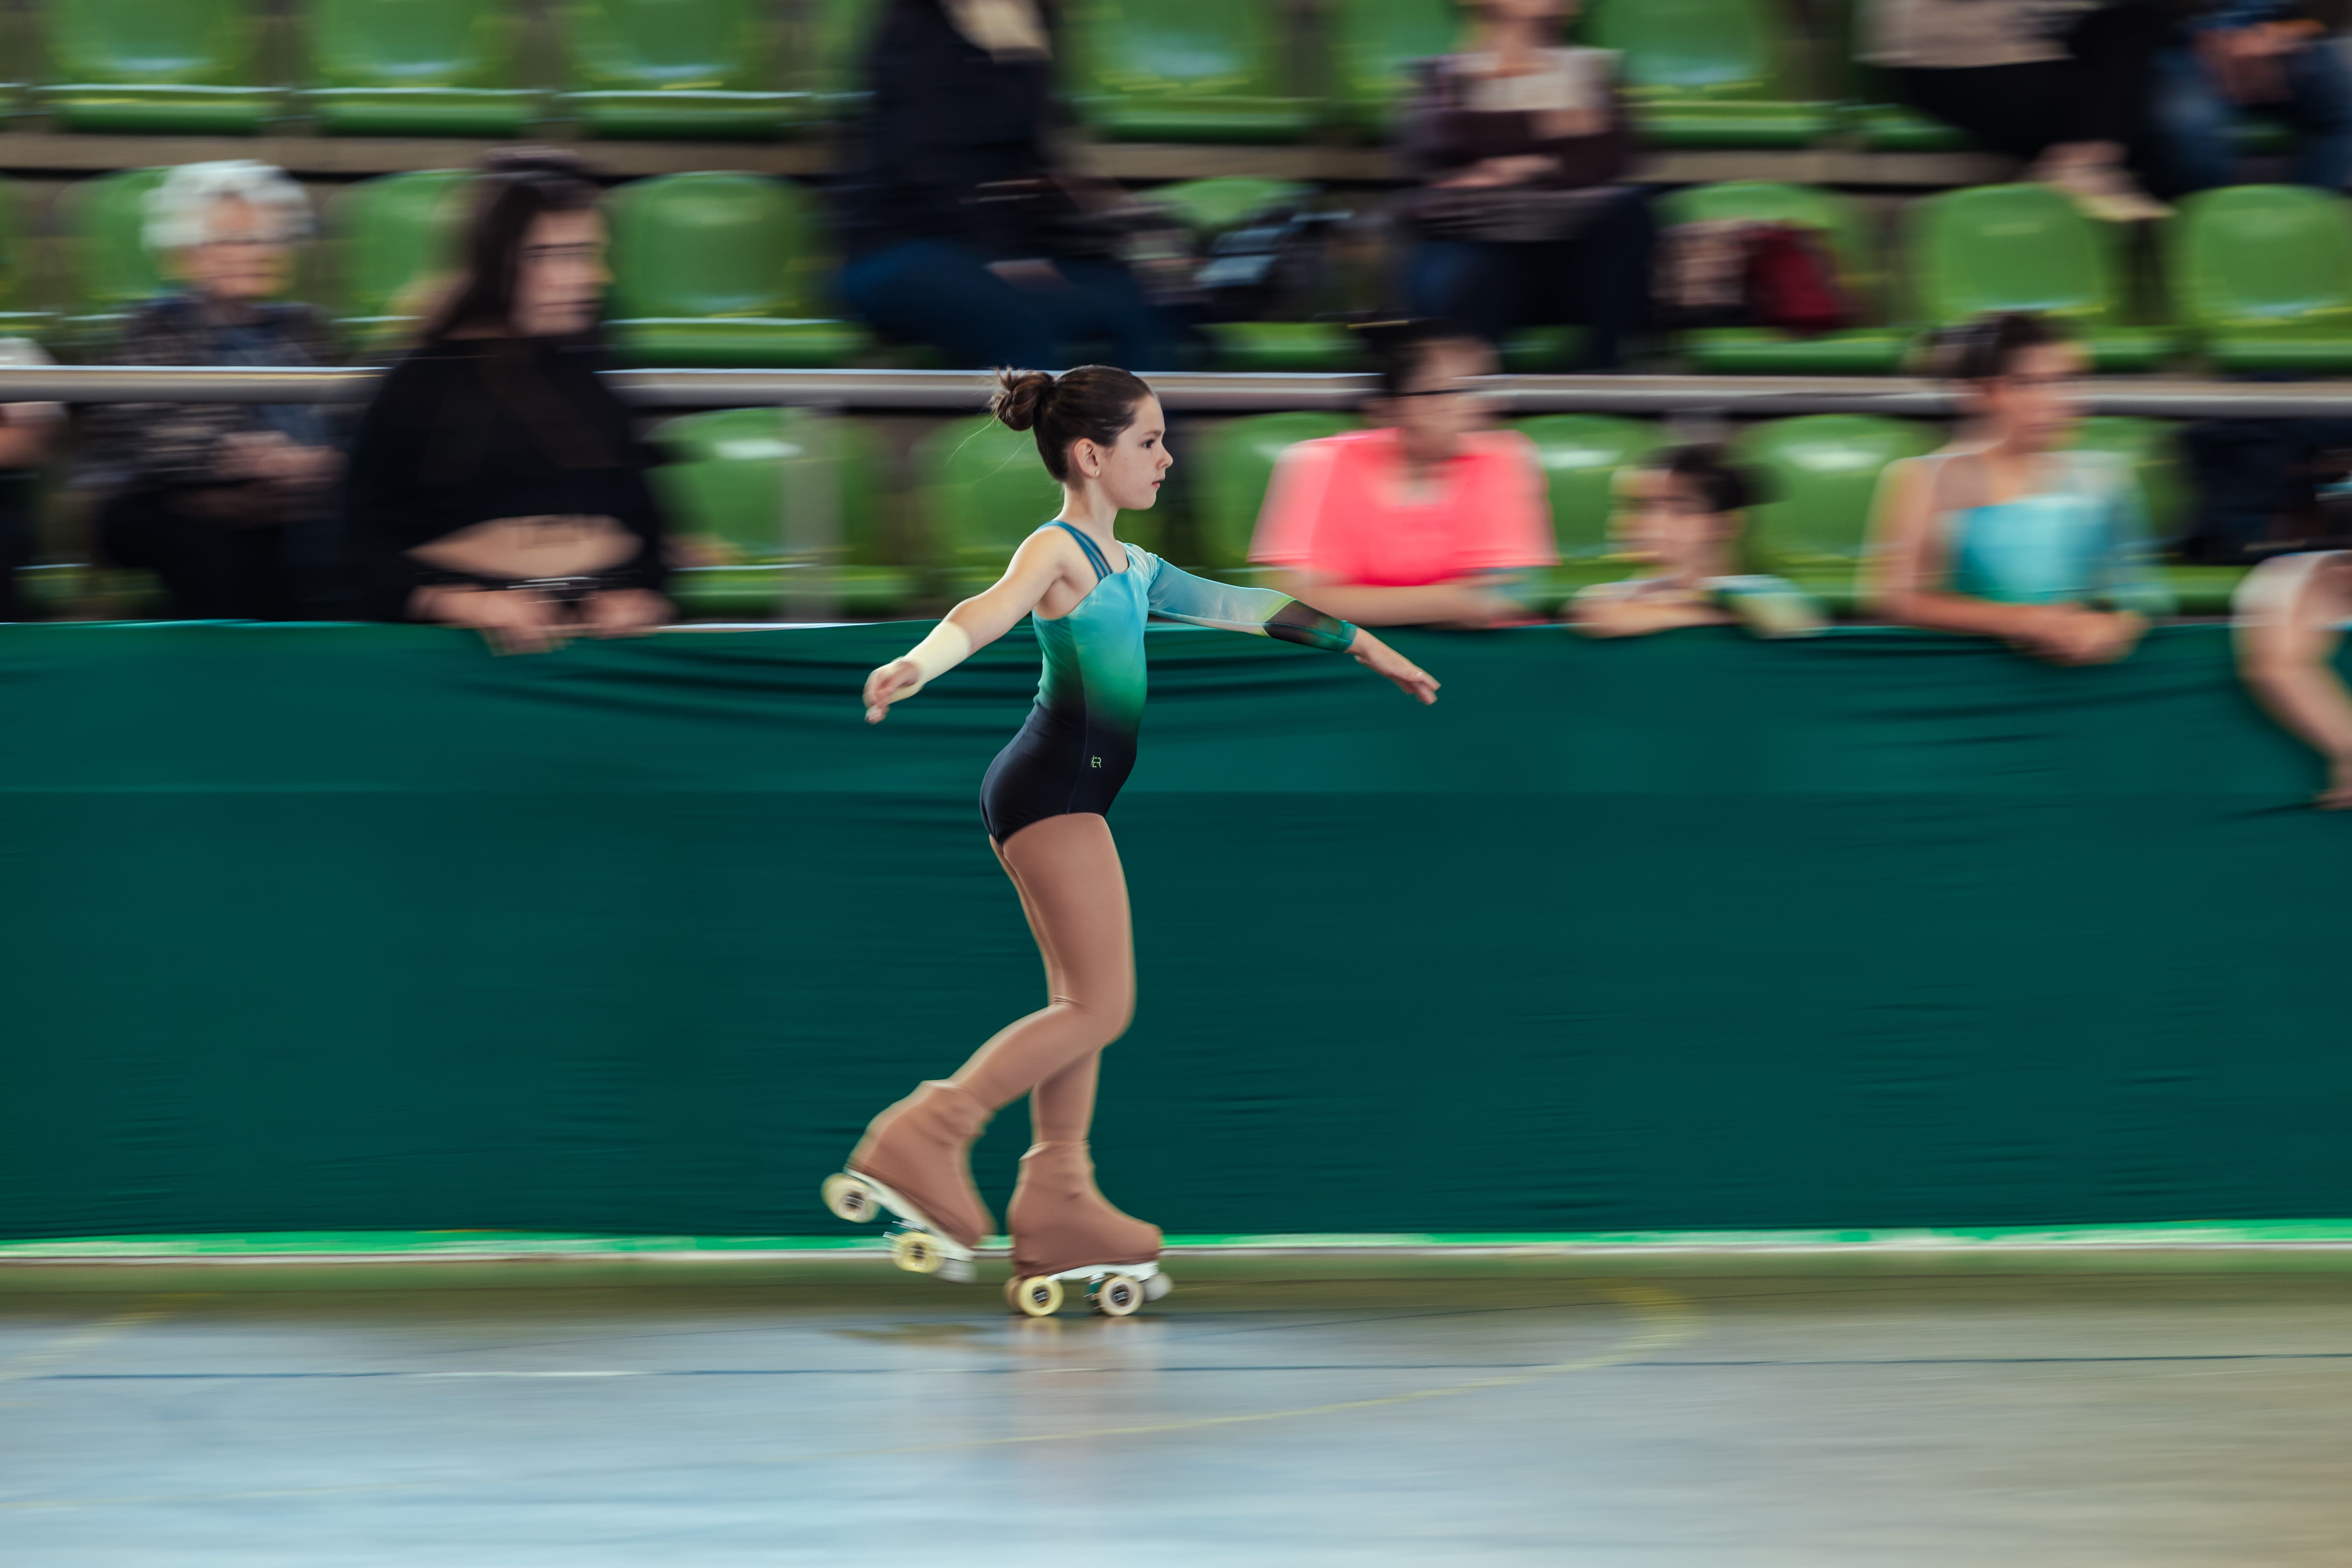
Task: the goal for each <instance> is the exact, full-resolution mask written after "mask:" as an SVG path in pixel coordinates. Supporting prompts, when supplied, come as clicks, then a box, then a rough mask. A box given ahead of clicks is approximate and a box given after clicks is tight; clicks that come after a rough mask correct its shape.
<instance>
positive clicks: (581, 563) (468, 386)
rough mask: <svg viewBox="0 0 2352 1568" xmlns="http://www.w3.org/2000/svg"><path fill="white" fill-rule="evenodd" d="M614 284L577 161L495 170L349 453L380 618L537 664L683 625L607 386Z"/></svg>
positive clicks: (504, 163)
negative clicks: (438, 289) (435, 300)
mask: <svg viewBox="0 0 2352 1568" xmlns="http://www.w3.org/2000/svg"><path fill="white" fill-rule="evenodd" d="M604 283H605V272H604V220H603V218H602V217H600V216H598V214H597V211H596V188H595V186H593V185H592V184H589V183H588V182H587V180H586V179H585V178H583V172H582V169H581V167H580V165H579V164H577V163H574V162H573V161H572V160H571V159H569V158H567V157H564V156H562V155H561V154H555V153H548V154H532V155H529V156H513V157H509V158H504V159H499V160H494V161H493V162H492V163H490V164H489V165H488V169H487V170H486V172H485V174H484V176H483V178H482V181H481V191H480V195H479V197H478V205H477V207H476V208H475V212H474V217H473V223H472V226H471V228H470V230H469V232H468V233H467V238H466V254H465V257H464V263H463V267H462V268H461V271H460V275H459V277H458V279H457V281H456V283H455V284H454V285H453V287H452V289H451V292H450V293H449V295H448V296H447V298H446V300H445V301H444V303H443V304H442V306H441V308H440V309H439V310H437V311H436V312H435V313H434V314H433V316H432V317H431V318H430V319H429V320H428V321H427V322H426V325H425V331H424V341H423V342H421V343H420V344H419V346H418V347H417V348H416V349H415V350H414V351H413V352H411V353H409V354H407V355H406V356H405V357H404V358H403V359H402V360H401V361H400V363H398V364H396V365H394V367H393V369H392V372H391V374H388V375H386V376H385V377H384V380H383V385H382V386H381V387H379V388H378V389H377V391H376V395H375V400H374V401H373V403H371V404H370V405H368V410H367V414H366V416H365V417H364V418H363V419H362V422H361V425H360V430H359V434H358V436H357V437H356V438H355V439H354V440H353V442H352V463H351V479H350V482H349V484H348V485H347V486H346V488H345V494H346V519H345V521H346V528H347V530H348V532H349V535H350V539H351V542H352V550H353V552H354V554H355V555H356V556H357V558H358V561H359V563H360V566H361V569H362V572H363V574H364V577H365V592H366V595H367V613H368V614H369V616H371V618H373V619H377V620H411V621H439V622H444V623H446V624H447V625H450V626H473V627H476V628H478V629H479V630H480V631H481V632H482V633H483V634H484V635H485V636H487V637H489V639H490V640H491V643H492V645H493V646H494V647H499V648H500V649H502V650H505V651H510V652H533V651H537V650H539V649H542V648H547V647H554V646H556V645H557V644H559V643H561V642H562V641H563V640H564V638H565V637H568V636H571V635H573V634H576V633H585V634H587V635H590V636H595V637H617V636H625V635H630V634H634V633H637V632H643V631H649V630H651V629H652V628H654V627H655V626H659V625H660V624H661V623H662V621H663V620H665V619H666V618H667V616H668V614H669V604H668V601H667V600H666V599H664V598H663V597H662V595H661V588H662V584H663V581H664V578H665V569H664V563H663V558H662V524H661V517H660V514H659V512H658V511H657V510H656V507H655V504H654V498H653V492H652V491H651V489H649V488H648V487H647V486H646V478H645V459H644V456H643V454H642V452H641V451H640V449H639V447H638V446H637V444H636V441H635V437H634V436H633V435H632V433H631V430H630V427H629V416H628V412H627V410H626V409H625V408H624V407H623V406H622V405H621V403H620V400H619V399H617V398H616V397H614V395H613V393H612V391H611V390H610V389H609V388H608V387H607V386H606V385H605V384H604V382H603V381H602V380H600V379H599V378H598V374H597V373H598V372H599V371H600V370H603V369H605V368H606V367H607V362H606V359H605V356H604V353H603V352H602V350H601V349H599V348H598V347H597V345H596V342H595V340H594V337H593V329H594V327H595V323H596V313H597V309H598V307H599V305H600V304H601V302H602V300H603V295H604Z"/></svg>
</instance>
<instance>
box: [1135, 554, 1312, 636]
mask: <svg viewBox="0 0 2352 1568" xmlns="http://www.w3.org/2000/svg"><path fill="white" fill-rule="evenodd" d="M1153 564H1154V570H1153V572H1152V576H1151V592H1150V601H1151V613H1152V614H1153V615H1155V616H1160V618H1161V619H1162V620H1170V621H1183V622H1186V623H1187V624H1189V625H1192V626H1217V627H1221V628H1223V630H1225V631H1229V632H1247V633H1249V634H1250V635H1251V636H1253V637H1273V638H1275V639H1276V640H1277V641H1280V642H1295V643H1302V644H1304V645H1305V646H1307V647H1319V648H1322V649H1324V650H1325V651H1327V652H1329V653H1343V652H1345V651H1346V650H1347V649H1348V648H1349V647H1350V646H1352V645H1353V644H1354V642H1355V640H1356V628H1355V627H1353V626H1349V624H1348V623H1347V622H1345V621H1335V620H1333V619H1332V618H1331V617H1330V616H1327V615H1325V614H1323V613H1322V612H1321V611H1320V610H1312V609H1309V608H1307V606H1306V605H1302V604H1300V603H1299V602H1298V601H1297V600H1296V599H1294V598H1292V597H1290V596H1289V595H1287V594H1277V593H1276V592H1275V591H1274V590H1273V589H1271V588H1237V587H1235V586H1234V585H1233V584H1230V583H1212V582H1210V581H1209V580H1208V579H1207V578H1205V577H1195V576H1193V575H1192V574H1191V573H1190V572H1184V571H1180V570H1178V569H1177V568H1176V567H1173V566H1171V565H1169V564H1168V563H1166V562H1164V561H1160V560H1159V559H1158V558H1157V557H1154V558H1153Z"/></svg>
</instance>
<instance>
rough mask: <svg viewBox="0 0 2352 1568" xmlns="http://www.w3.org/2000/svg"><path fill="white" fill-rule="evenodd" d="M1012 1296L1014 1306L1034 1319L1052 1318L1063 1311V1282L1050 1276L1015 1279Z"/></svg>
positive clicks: (1037, 1275) (1039, 1275)
mask: <svg viewBox="0 0 2352 1568" xmlns="http://www.w3.org/2000/svg"><path fill="white" fill-rule="evenodd" d="M1012 1296H1013V1305H1014V1306H1016V1307H1018V1308H1020V1309H1021V1310H1022V1311H1024V1312H1025V1313H1027V1314H1028V1315H1029V1316H1030V1317H1033V1318H1050V1317H1052V1316H1053V1315H1054V1314H1055V1313H1056V1312H1058V1311H1060V1310H1062V1282H1061V1281H1060V1280H1059V1279H1055V1278H1054V1277H1053V1276H1052V1275H1050V1274H1036V1275H1032V1276H1031V1277H1030V1278H1028V1279H1015V1280H1014V1281H1013V1290H1012Z"/></svg>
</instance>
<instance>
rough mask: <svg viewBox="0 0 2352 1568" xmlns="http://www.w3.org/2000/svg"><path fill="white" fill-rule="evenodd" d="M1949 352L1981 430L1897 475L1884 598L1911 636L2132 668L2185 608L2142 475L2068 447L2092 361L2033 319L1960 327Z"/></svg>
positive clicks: (1879, 603) (1886, 538)
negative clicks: (2163, 573) (2150, 531)
mask: <svg viewBox="0 0 2352 1568" xmlns="http://www.w3.org/2000/svg"><path fill="white" fill-rule="evenodd" d="M1941 353H1942V357H1943V367H1944V374H1946V375H1948V377H1950V378H1951V379H1952V380H1953V381H1954V382H1956V383H1957V384H1958V391H1959V393H1960V396H1961V401H1962V405H1963V407H1964V408H1965V410H1966V412H1967V413H1968V415H1969V420H1970V424H1969V427H1967V428H1965V429H1964V430H1963V432H1962V433H1961V434H1960V435H1958V437H1955V438H1954V440H1953V441H1952V443H1951V444H1950V445H1949V446H1948V447H1944V448H1943V449H1942V450H1941V451H1937V452H1933V453H1930V454H1929V455H1927V457H1924V458H1913V459H1910V460H1909V461H1906V462H1902V463H1897V464H1895V465H1894V466H1893V467H1891V468H1888V469H1887V471H1886V477H1885V479H1884V480H1883V481H1882V483H1881V485H1880V489H1879V497H1878V503H1877V515H1876V516H1875V518H1874V521H1873V527H1874V531H1875V539H1874V550H1873V553H1872V560H1871V563H1870V567H1869V582H1868V588H1867V593H1868V597H1869V599H1870V601H1871V602H1872V603H1873V604H1874V605H1875V606H1876V608H1877V610H1878V612H1879V613H1880V614H1881V615H1883V616H1885V617H1886V618H1887V619H1888V620H1890V621H1893V622H1895V624H1897V625H1900V626H1924V627H1927V628H1929V629H1931V630H1937V631H1948V632H1963V633H1972V634H1975V635H1977V636H1981V637H1999V638H2000V639H2001V640H2002V641H2004V642H2007V643H2009V644H2010V645H2011V647H2015V648H2017V649H2018V650H2019V651H2020V652H2022V653H2027V654H2031V655H2032V656H2033V657H2035V658H2044V659H2048V660H2049V661H2051V662H2052V663H2053V664H2105V663H2108V662H2111V661H2113V660H2115V659H2119V658H2123V657H2124V656H2125V655H2126V654H2128V653H2130V652H2131V650H2132V648H2133V647H2134V646H2135V645H2136V644H2137V642H2138V641H2139V638H2140V635H2141V634H2142V633H2143V632H2145V631H2146V630H2147V617H2148V616H2151V615H2162V614H2166V613H2168V612H2169V611H2170V609H2171V607H2172V605H2171V600H2170V598H2169V596H2168V595H2167V594H2166V592H2165V590H2164V588H2163V587H2162V585H2161V584H2159V583H2158V581H2157V580H2156V577H2155V575H2154V574H2153V572H2152V571H2151V570H2150V563H2149V556H2148V549H2147V540H2146V527H2145V523H2144V521H2143V520H2142V518H2141V515H2140V513H2141V508H2140V503H2139V500H2138V495H2137V490H2136V489H2135V488H2134V486H2133V482H2132V475H2131V473H2130V471H2129V469H2128V468H2126V466H2125V465H2124V463H2123V462H2122V461H2121V460H2120V459H2118V458H2116V457H2114V456H2113V455H2111V454H2108V453H2105V452H2080V451H2066V450H2063V449H2062V448H2063V447H2064V446H2065V444H2066V442H2067V441H2068V439H2069V438H2070V437H2072V436H2073V434H2074V427H2075V425H2076V423H2077V422H2078V420H2079V418H2080V413H2079V410H2078V409H2077V407H2076V405H2075V402H2074V395H2073V391H2072V384H2073V383H2074V382H2075V381H2076V380H2078V379H2080V378H2081V376H2082V375H2083V374H2084V366H2083V359H2082V356H2081V354H2080V353H2078V352H2077V351H2076V350H2075V349H2074V345H2073V344H2071V343H2067V342H2063V341H2061V340H2060V339H2059V338H2057V337H2056V336H2055V335H2054V334H2053V332H2052V331H2050V329H2049V327H2048V326H2047V325H2045V324H2044V323H2043V322H2042V320H2041V318H2039V317H2036V316H2031V315H2001V316H1990V317H1986V318H1983V319H1981V320H1979V321H1973V322H1970V323H1969V324H1967V325H1965V326H1962V327H1959V328H1957V329H1955V330H1954V331H1952V332H1950V333H1948V335H1947V337H1946V340H1945V342H1944V343H1943V344H1942V345H1941Z"/></svg>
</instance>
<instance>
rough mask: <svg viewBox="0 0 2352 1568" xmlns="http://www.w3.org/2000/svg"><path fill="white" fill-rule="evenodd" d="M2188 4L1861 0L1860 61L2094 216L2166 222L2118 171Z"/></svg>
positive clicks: (2172, 0) (1914, 102) (2174, 0)
mask: <svg viewBox="0 0 2352 1568" xmlns="http://www.w3.org/2000/svg"><path fill="white" fill-rule="evenodd" d="M2193 5H2194V0H2117V3H2116V4H2115V5H2099V3H2098V0H1871V9H1870V16H1869V21H1870V28H1869V31H1868V33H1867V35H1866V37H1867V38H1868V42H1867V43H1866V44H1865V46H1864V52H1863V58H1864V59H1866V60H1868V61H1870V62H1871V63H1873V64H1874V65H1879V66H1885V67H1886V68H1888V69H1889V74H1890V75H1891V77H1892V78H1893V80H1894V83H1895V91H1896V92H1897V93H1899V94H1900V95H1901V96H1902V97H1903V99H1904V100H1905V101H1906V102H1908V103H1909V104H1910V105H1911V106H1912V107H1913V108H1915V109H1917V110H1921V111H1922V112H1924V113H1927V114H1931V115H1934V116H1935V117H1936V118H1937V119H1938V120H1942V121H1948V122H1950V123H1951V124H1954V125H1957V126H1958V127H1959V128H1960V129H1961V130H1963V131H1965V132H1968V133H1969V135H1971V136H1973V137H1975V138H1976V139H1977V140H1978V141H1979V142H1983V143H1984V144H1985V145H1986V146H1988V147H1990V148H1992V149H1993V150H1995V151H1996V152H2001V153H2009V154H2011V156H2013V157H2018V158H2023V159H2026V160H2028V161H2029V163H2030V164H2031V166H2030V167H2029V168H2028V169H2027V171H2026V174H2025V177H2026V178H2027V179H2029V180H2039V181H2042V182H2044V183H2046V184H2051V185H2053V186H2055V187H2057V188H2058V189H2060V190H2062V191H2064V192H2065V193H2066V194H2067V195H2071V196H2073V197H2074V199H2075V200H2076V201H2077V202H2079V203H2081V204H2082V205H2083V207H2084V210H2085V211H2087V212H2089V213H2090V214H2091V215H2092V216H2094V217H2098V218H2104V219H2107V220H2110V221H2114V222H2135V221H2138V220H2141V219H2147V218H2158V217H2163V216H2167V212H2168V209H2167V208H2166V207H2165V206H2164V205H2163V204H2162V203H2160V202H2158V201H2156V200H2154V199H2153V198H2151V197H2150V196H2149V195H2147V192H2146V191H2143V190H2142V189H2140V187H2139V185H2138V184H2137V182H2136V181H2135V180H2134V179H2133V178H2132V176H2131V175H2130V174H2128V173H2127V172H2126V170H2125V168H2124V166H2123V161H2124V150H2125V147H2126V144H2127V143H2128V142H2130V141H2131V139H2132V138H2133V136H2134V135H2135V134H2136V133H2137V132H2138V131H2139V129H2140V127H2141V126H2142V124H2143V123H2144V119H2145V115H2146V112H2147V102H2148V97H2149V93H2150V90H2151V85H2152V83H2151V72H2152V68H2153V62H2154V59H2155V57H2156V53H2157V50H2158V48H2159V47H2162V46H2163V45H2164V43H2165V42H2166V40H2167V39H2168V37H2170V36H2171V33H2172V29H2173V26H2174V22H2175V19H2176V18H2177V17H2178V16H2180V15H2181V14H2183V13H2184V12H2186V11H2188V10H2190V9H2192V8H2193Z"/></svg>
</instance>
